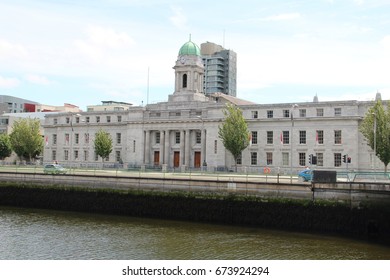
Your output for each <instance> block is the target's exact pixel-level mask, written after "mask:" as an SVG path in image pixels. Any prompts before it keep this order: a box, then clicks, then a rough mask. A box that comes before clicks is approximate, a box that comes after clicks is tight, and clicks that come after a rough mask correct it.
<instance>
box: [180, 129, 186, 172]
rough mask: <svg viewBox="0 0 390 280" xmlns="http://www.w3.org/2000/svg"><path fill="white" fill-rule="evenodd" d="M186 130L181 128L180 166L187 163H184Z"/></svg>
mask: <svg viewBox="0 0 390 280" xmlns="http://www.w3.org/2000/svg"><path fill="white" fill-rule="evenodd" d="M184 144H185V142H184V130H180V166H182V165H185V163H184V153H185V152H184Z"/></svg>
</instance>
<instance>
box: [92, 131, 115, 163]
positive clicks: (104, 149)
mask: <svg viewBox="0 0 390 280" xmlns="http://www.w3.org/2000/svg"><path fill="white" fill-rule="evenodd" d="M94 146H95V153H96V154H97V155H99V156H101V157H102V162H104V159H105V158H106V157H108V156H109V155H110V153H111V152H112V138H111V135H110V133H108V132H106V131H103V130H102V129H100V130H99V131H98V132H97V133H96V134H95V140H94Z"/></svg>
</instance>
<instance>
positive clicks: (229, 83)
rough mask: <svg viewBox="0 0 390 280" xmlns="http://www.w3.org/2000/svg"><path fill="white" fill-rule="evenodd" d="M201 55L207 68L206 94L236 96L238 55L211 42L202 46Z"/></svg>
mask: <svg viewBox="0 0 390 280" xmlns="http://www.w3.org/2000/svg"><path fill="white" fill-rule="evenodd" d="M200 53H201V56H202V60H203V65H204V67H205V71H204V87H203V91H204V93H205V94H206V95H210V94H212V93H216V92H221V93H224V94H227V95H231V96H236V94H237V54H236V53H235V52H234V51H232V50H227V49H224V48H223V47H222V46H220V45H217V44H214V43H211V42H206V43H203V44H201V46H200Z"/></svg>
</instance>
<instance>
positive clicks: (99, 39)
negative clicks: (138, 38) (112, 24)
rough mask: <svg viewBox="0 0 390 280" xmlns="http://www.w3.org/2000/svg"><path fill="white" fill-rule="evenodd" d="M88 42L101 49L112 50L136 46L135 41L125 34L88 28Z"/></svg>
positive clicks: (97, 27) (103, 28)
mask: <svg viewBox="0 0 390 280" xmlns="http://www.w3.org/2000/svg"><path fill="white" fill-rule="evenodd" d="M86 33H87V36H88V41H89V42H90V43H92V44H95V45H97V46H101V47H108V48H112V49H117V48H128V47H131V46H132V45H134V40H133V39H132V38H131V37H130V36H129V35H128V34H126V33H125V32H118V31H115V30H114V29H112V28H106V27H101V26H96V25H94V26H92V25H90V26H88V27H87V30H86Z"/></svg>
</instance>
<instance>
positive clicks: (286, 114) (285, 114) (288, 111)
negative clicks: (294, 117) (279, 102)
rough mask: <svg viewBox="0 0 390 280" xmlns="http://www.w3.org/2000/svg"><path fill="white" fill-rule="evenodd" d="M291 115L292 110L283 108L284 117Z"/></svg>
mask: <svg viewBox="0 0 390 280" xmlns="http://www.w3.org/2000/svg"><path fill="white" fill-rule="evenodd" d="M289 117H290V110H283V118H289Z"/></svg>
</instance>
